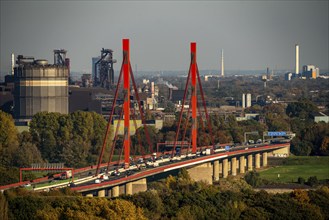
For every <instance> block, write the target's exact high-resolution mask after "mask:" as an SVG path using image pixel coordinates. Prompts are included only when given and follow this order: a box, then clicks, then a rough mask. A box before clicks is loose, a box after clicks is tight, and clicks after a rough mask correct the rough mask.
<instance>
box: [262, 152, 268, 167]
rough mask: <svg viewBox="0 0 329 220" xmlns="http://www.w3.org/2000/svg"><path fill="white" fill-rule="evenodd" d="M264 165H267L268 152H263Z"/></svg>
mask: <svg viewBox="0 0 329 220" xmlns="http://www.w3.org/2000/svg"><path fill="white" fill-rule="evenodd" d="M263 167H267V152H264V153H263Z"/></svg>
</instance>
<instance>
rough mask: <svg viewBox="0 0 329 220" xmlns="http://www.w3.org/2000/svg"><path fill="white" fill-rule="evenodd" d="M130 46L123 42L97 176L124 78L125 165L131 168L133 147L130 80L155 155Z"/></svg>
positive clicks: (111, 153) (127, 42) (115, 137)
mask: <svg viewBox="0 0 329 220" xmlns="http://www.w3.org/2000/svg"><path fill="white" fill-rule="evenodd" d="M129 46H130V45H129V39H123V40H122V49H123V61H122V65H121V70H120V74H119V78H118V83H117V86H116V90H115V95H114V99H113V103H112V110H111V114H110V117H109V121H108V124H107V128H106V133H105V136H104V139H103V145H102V149H101V152H100V155H99V158H98V164H97V169H96V176H97V175H98V174H99V171H100V166H101V163H102V158H103V156H104V151H105V148H106V145H107V141H108V138H109V133H110V130H111V123H112V119H113V115H114V109H115V106H116V101H117V98H118V94H119V88H120V85H121V80H122V78H123V94H124V103H123V113H124V143H123V150H124V165H125V167H126V168H127V167H129V163H130V145H131V141H130V80H131V81H132V86H133V89H134V94H135V96H136V99H137V103H138V108H139V112H140V115H141V120H142V124H143V126H144V132H145V136H146V140H147V142H148V144H149V151H150V152H151V153H153V148H152V145H151V140H150V136H149V133H148V130H147V128H146V124H145V119H144V113H143V109H142V107H141V102H140V99H139V95H138V90H137V86H136V82H135V79H134V74H133V71H132V68H131V64H130V48H129ZM121 116H122V111H121V115H120V119H121ZM133 116H134V117H133V118H134V119H135V115H133ZM119 123H120V120H119ZM119 123H118V124H117V127H116V131H115V136H114V139H113V141H112V146H111V147H112V149H111V150H110V157H109V161H108V166H107V170H109V168H110V164H111V160H112V156H113V153H114V147H115V144H116V141H117V136H118V129H119V126H120V124H119ZM135 126H136V125H135ZM141 152H142V154H144V151H143V148H142V147H141ZM142 157H144V155H142ZM120 158H121V154H120ZM119 161H120V160H119Z"/></svg>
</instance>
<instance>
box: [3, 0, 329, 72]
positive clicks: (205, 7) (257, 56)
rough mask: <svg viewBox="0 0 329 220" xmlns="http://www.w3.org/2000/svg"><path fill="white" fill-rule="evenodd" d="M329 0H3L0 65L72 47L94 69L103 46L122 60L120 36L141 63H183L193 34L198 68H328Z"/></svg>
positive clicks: (152, 66) (82, 67)
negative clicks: (297, 60)
mask: <svg viewBox="0 0 329 220" xmlns="http://www.w3.org/2000/svg"><path fill="white" fill-rule="evenodd" d="M328 8H329V1H179V2H176V1H3V0H1V1H0V11H1V13H0V14H1V17H0V18H1V19H0V22H1V23H0V30H1V31H0V48H1V50H0V71H1V72H9V71H10V60H11V53H12V52H13V53H15V56H17V55H20V54H21V55H25V56H34V57H35V58H36V59H42V58H45V59H48V60H49V63H53V50H54V49H59V48H63V49H66V50H67V51H68V54H67V55H68V57H69V58H70V59H71V70H72V71H84V72H91V58H92V57H96V56H99V55H100V50H101V48H109V49H113V50H114V57H115V58H116V59H117V60H118V62H117V64H116V65H115V66H114V68H115V70H116V71H117V70H118V69H119V68H120V65H121V61H122V49H121V48H122V38H129V39H130V47H131V62H132V66H133V68H134V67H135V64H137V67H138V70H140V71H162V70H173V71H175V70H177V71H180V70H186V69H188V65H189V62H190V60H189V59H190V55H189V50H190V42H192V41H195V42H197V61H198V65H199V69H216V70H218V71H220V61H221V50H222V49H224V51H225V71H226V70H265V69H266V67H269V68H270V69H287V70H294V68H295V44H296V43H297V44H299V45H300V69H301V68H302V65H306V64H314V65H315V66H317V67H319V68H320V70H324V69H326V70H328V69H329V64H328V60H329V42H328V41H329V40H328V39H329V30H328V29H329V10H328Z"/></svg>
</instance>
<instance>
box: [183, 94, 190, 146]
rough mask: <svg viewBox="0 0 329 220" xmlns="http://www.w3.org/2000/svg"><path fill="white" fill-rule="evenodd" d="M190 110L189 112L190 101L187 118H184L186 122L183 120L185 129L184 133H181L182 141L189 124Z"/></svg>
mask: <svg viewBox="0 0 329 220" xmlns="http://www.w3.org/2000/svg"><path fill="white" fill-rule="evenodd" d="M190 110H191V100H190V104H189V106H188V112H187V118H186V120H185V127H184V133H183V137H182V141H184V140H185V136H186V130H187V126H188V124H189V118H190Z"/></svg>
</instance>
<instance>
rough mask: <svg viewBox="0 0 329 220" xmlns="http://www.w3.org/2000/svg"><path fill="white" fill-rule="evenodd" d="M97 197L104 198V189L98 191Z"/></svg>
mask: <svg viewBox="0 0 329 220" xmlns="http://www.w3.org/2000/svg"><path fill="white" fill-rule="evenodd" d="M97 196H98V197H105V189H101V190H98V192H97Z"/></svg>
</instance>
